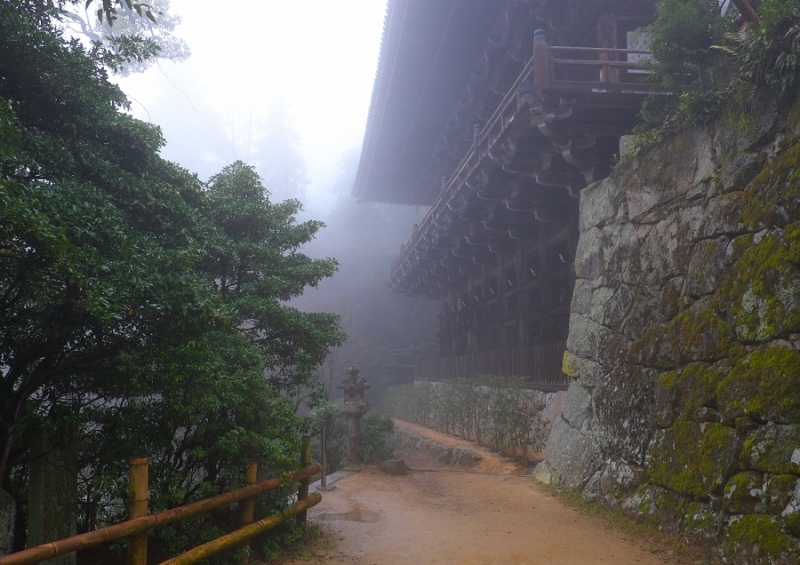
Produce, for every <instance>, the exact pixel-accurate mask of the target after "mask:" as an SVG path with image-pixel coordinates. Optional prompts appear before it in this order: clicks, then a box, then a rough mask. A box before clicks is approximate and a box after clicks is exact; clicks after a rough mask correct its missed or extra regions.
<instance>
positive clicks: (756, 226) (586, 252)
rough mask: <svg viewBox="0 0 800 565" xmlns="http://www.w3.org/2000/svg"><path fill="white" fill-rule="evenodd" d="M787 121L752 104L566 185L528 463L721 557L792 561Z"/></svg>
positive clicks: (798, 440) (796, 311)
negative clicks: (576, 219) (564, 297)
mask: <svg viewBox="0 0 800 565" xmlns="http://www.w3.org/2000/svg"><path fill="white" fill-rule="evenodd" d="M799 122H800V104H798V103H797V101H796V100H795V101H794V102H792V101H791V100H785V99H784V100H783V101H775V99H771V98H768V97H762V98H760V99H759V98H757V99H756V100H754V101H753V102H752V104H751V107H750V108H749V109H748V110H747V111H743V112H742V111H738V112H733V111H731V112H729V115H727V116H726V117H725V118H724V119H721V120H719V122H718V123H716V124H713V125H712V126H709V127H704V128H699V127H698V128H696V129H692V130H689V131H684V132H682V133H680V134H678V135H675V136H673V137H672V138H670V139H668V140H667V141H666V142H665V143H663V144H662V145H660V146H659V147H657V148H655V149H653V150H650V151H648V152H647V153H646V154H645V155H644V156H641V157H639V158H637V159H635V160H631V161H630V162H628V163H626V164H623V165H622V166H621V167H620V168H619V170H618V171H617V173H615V175H613V176H612V177H611V178H608V179H606V180H604V181H601V182H599V183H596V184H594V185H592V186H590V187H587V188H586V189H584V190H583V192H582V194H581V215H580V230H581V236H580V240H579V243H578V249H577V253H576V259H575V270H576V275H577V282H576V285H575V292H574V295H573V300H572V314H571V318H570V332H569V340H568V343H567V349H568V353H567V354H566V355H565V359H564V370H565V372H566V373H567V374H569V375H570V377H572V381H571V384H570V387H569V390H568V391H567V393H566V397H565V399H564V405H563V410H562V413H561V416H560V417H559V418H558V419H557V420H556V422H555V424H554V426H553V429H552V433H551V435H550V438H549V440H548V444H547V461H546V464H545V466H543V467H542V468H541V469H539V470H538V474H539V475H540V476H541V477H543V478H545V479H551V480H552V481H553V482H555V483H558V484H560V485H564V486H566V487H569V488H571V489H577V490H580V491H582V493H583V496H584V497H586V498H589V499H603V500H604V501H606V502H607V503H609V504H612V505H618V506H620V507H622V508H624V509H625V510H626V511H628V512H630V513H631V514H634V515H638V516H649V517H652V518H656V519H657V520H658V521H659V523H660V524H662V525H664V526H665V527H668V528H670V527H671V528H674V529H675V530H677V531H680V532H682V533H684V534H685V535H686V536H689V537H693V538H700V539H706V540H708V541H709V542H710V543H713V544H718V545H719V547H720V552H721V555H722V556H723V557H724V559H725V560H726V561H728V562H735V563H748V564H751V563H796V562H800V561H798V560H799V559H800V482H799V481H798V477H800V351H798V350H799V349H800V271H799V269H798V267H799V266H800V125H799Z"/></svg>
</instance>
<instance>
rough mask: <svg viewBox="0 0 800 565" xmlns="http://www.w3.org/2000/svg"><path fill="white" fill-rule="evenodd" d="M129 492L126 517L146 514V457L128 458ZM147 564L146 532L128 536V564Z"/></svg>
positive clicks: (138, 516)
mask: <svg viewBox="0 0 800 565" xmlns="http://www.w3.org/2000/svg"><path fill="white" fill-rule="evenodd" d="M128 469H129V471H128V473H129V475H128V476H129V479H128V480H129V481H130V487H129V493H128V496H129V498H128V519H129V520H133V519H135V518H141V517H142V516H147V501H148V493H149V488H148V484H147V482H148V480H147V479H148V476H147V469H148V462H147V457H131V458H130V459H129V460H128ZM146 564H147V532H142V533H141V534H137V535H135V536H130V537H129V538H128V565H146Z"/></svg>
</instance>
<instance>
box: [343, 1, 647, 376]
mask: <svg viewBox="0 0 800 565" xmlns="http://www.w3.org/2000/svg"><path fill="white" fill-rule="evenodd" d="M654 19H655V6H654V0H436V1H431V0H389V6H388V11H387V17H386V25H385V29H384V36H383V45H382V51H381V56H380V62H379V68H378V73H377V76H376V80H375V86H374V90H373V96H372V106H371V109H370V115H369V119H368V124H367V131H366V134H365V139H364V145H363V148H362V154H361V161H360V165H359V170H358V175H357V179H356V184H355V187H354V190H353V193H354V195H355V196H356V197H357V198H358V199H359V200H360V201H369V202H383V203H396V204H405V205H414V206H421V207H426V208H427V209H428V212H427V215H426V216H425V217H424V219H423V220H422V221H421V222H420V223H419V224H418V225H415V226H414V228H413V233H412V234H411V237H410V240H409V241H408V243H406V244H405V245H404V246H403V247H402V249H401V251H400V255H399V256H398V258H397V260H396V261H395V262H394V265H393V267H392V272H391V283H392V286H393V288H394V290H395V291H397V292H403V293H406V294H408V295H411V296H418V297H420V298H425V299H437V300H440V301H441V310H440V314H439V323H440V330H439V338H440V356H439V357H438V358H437V359H430V360H423V361H422V362H421V363H420V364H419V365H418V368H417V371H418V375H417V378H418V379H430V380H438V379H443V378H452V377H454V376H469V375H472V374H482V373H493V374H515V375H527V376H529V377H531V379H532V381H533V384H538V385H540V388H547V387H552V388H561V387H565V386H566V378H565V377H564V375H563V374H562V373H561V360H562V356H563V352H564V350H565V343H566V338H567V332H568V327H569V313H570V302H571V297H572V289H573V286H574V278H575V275H574V268H573V260H574V255H575V249H576V245H577V238H578V203H579V200H578V197H579V194H580V191H581V189H582V188H583V187H585V186H587V185H588V184H590V183H593V182H595V181H597V180H600V179H602V178H604V177H605V176H607V175H608V174H609V172H610V168H611V166H612V164H613V162H614V160H615V159H616V158H618V157H617V156H618V154H619V140H620V136H622V135H625V134H629V133H630V132H631V129H632V128H633V127H634V126H635V125H636V124H637V123H638V120H639V118H638V114H639V109H640V107H641V103H642V101H643V99H644V97H645V96H646V95H647V93H648V92H647V89H646V87H645V86H643V85H641V84H640V83H639V81H638V79H640V78H641V77H642V74H643V71H642V70H641V68H640V66H639V65H638V64H637V61H638V60H639V59H641V58H643V57H647V56H648V53H647V52H646V51H644V50H643V49H641V44H642V43H643V41H642V40H641V37H642V35H641V34H640V33H637V32H636V30H637V29H639V28H641V27H642V26H645V25H647V24H649V23H651V22H652V21H653V20H654Z"/></svg>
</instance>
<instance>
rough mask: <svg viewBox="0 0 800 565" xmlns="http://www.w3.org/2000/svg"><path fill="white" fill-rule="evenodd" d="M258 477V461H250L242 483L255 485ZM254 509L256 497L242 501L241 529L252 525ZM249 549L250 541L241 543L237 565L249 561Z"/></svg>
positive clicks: (243, 564) (242, 564) (245, 563)
mask: <svg viewBox="0 0 800 565" xmlns="http://www.w3.org/2000/svg"><path fill="white" fill-rule="evenodd" d="M257 477H258V461H251V462H250V464H249V465H248V466H247V471H245V474H244V482H245V483H246V484H248V485H254V484H256V478H257ZM255 507H256V497H255V496H253V497H252V498H247V499H245V500H243V501H242V517H241V521H240V522H239V523H240V524H241V527H242V528H244V527H245V526H249V525H250V524H252V523H253V511H254V510H255ZM249 547H250V541H249V540H246V541H244V542H242V545H241V548H240V549H242V550H243V551H242V556H241V557H240V558H239V563H240V564H241V565H247V562H248V561H249V560H250V552H249V550H248V548H249Z"/></svg>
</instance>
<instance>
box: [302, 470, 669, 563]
mask: <svg viewBox="0 0 800 565" xmlns="http://www.w3.org/2000/svg"><path fill="white" fill-rule="evenodd" d="M334 486H335V488H334V490H332V491H330V492H326V493H323V501H322V502H321V503H320V504H319V505H318V506H316V507H315V508H313V509H311V510H310V511H309V519H310V520H311V521H312V522H314V523H316V524H319V525H321V526H322V527H323V529H324V530H326V531H327V532H328V533H329V534H330V535H331V536H332V537H333V543H331V544H330V545H331V546H332V547H330V548H327V549H324V550H322V551H321V552H319V553H318V555H317V556H316V557H314V558H310V559H299V558H295V559H294V560H293V561H289V562H290V563H296V564H298V565H299V564H307V565H321V564H326V565H339V564H341V565H344V564H348V565H408V564H431V563H441V564H457V565H582V564H597V563H601V564H603V563H605V564H613V565H627V564H634V563H636V564H647V565H650V564H653V565H655V564H663V563H674V561H673V560H672V559H671V558H670V557H669V555H668V553H667V552H666V551H665V550H664V549H663V548H661V549H658V548H655V547H654V546H651V545H650V544H648V543H647V542H646V541H645V540H641V539H638V538H635V537H634V536H631V535H630V534H626V533H624V532H621V531H619V530H616V529H612V528H610V527H608V526H607V525H606V524H605V523H604V521H603V520H602V519H601V518H599V517H596V516H589V515H586V514H583V513H581V512H580V511H578V510H575V509H573V508H570V507H568V506H566V505H565V504H564V503H563V502H561V501H560V500H558V499H557V498H556V497H554V496H553V495H552V494H550V493H549V492H548V491H547V490H546V488H545V487H543V486H541V485H540V484H538V483H537V482H536V481H534V480H533V479H531V478H529V477H526V476H519V475H516V476H515V475H497V474H487V473H476V472H474V471H473V472H464V471H461V472H458V471H453V470H443V469H439V470H434V471H417V472H412V473H409V474H408V475H405V476H389V475H385V474H383V473H381V472H380V471H378V470H377V469H375V468H367V469H365V470H362V471H361V472H359V473H356V474H354V475H351V476H349V477H346V478H344V479H342V480H340V481H338V482H337V483H336V484H335V485H334Z"/></svg>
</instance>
